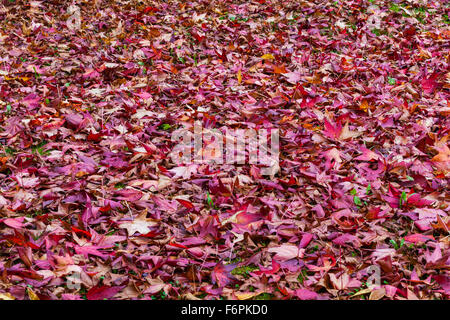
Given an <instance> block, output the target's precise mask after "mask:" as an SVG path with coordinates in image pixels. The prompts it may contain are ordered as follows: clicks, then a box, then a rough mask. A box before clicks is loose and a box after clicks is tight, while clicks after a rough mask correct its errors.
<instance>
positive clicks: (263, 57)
mask: <svg viewBox="0 0 450 320" xmlns="http://www.w3.org/2000/svg"><path fill="white" fill-rule="evenodd" d="M261 59H263V60H273V59H275V57H274V56H273V55H272V54H270V53H266V54H265V55H263V56H262V57H261Z"/></svg>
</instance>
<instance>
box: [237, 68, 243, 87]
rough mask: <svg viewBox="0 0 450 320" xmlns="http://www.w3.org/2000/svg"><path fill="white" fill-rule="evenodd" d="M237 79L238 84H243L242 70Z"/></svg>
mask: <svg viewBox="0 0 450 320" xmlns="http://www.w3.org/2000/svg"><path fill="white" fill-rule="evenodd" d="M237 79H238V83H239V84H241V82H242V73H241V69H239V71H238V74H237Z"/></svg>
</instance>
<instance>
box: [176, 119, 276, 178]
mask: <svg viewBox="0 0 450 320" xmlns="http://www.w3.org/2000/svg"><path fill="white" fill-rule="evenodd" d="M171 140H172V142H177V145H176V146H175V147H174V149H173V150H172V152H171V153H170V157H171V159H172V161H173V162H174V163H175V164H177V165H180V164H192V163H196V164H224V163H225V164H237V165H239V164H245V163H249V164H254V165H259V166H261V175H271V176H273V175H275V174H276V173H277V172H278V170H279V153H280V146H279V144H280V138H279V130H278V129H276V128H264V129H258V130H256V129H251V128H250V129H230V128H225V129H223V130H222V131H220V130H218V129H210V128H203V127H202V124H201V122H199V121H196V122H195V123H194V126H193V130H192V128H191V129H188V128H182V129H178V130H176V131H174V132H173V133H172V137H171Z"/></svg>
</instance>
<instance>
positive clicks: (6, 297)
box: [0, 293, 16, 300]
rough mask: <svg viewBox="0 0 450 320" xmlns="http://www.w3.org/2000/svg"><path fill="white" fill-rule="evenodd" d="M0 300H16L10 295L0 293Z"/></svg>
mask: <svg viewBox="0 0 450 320" xmlns="http://www.w3.org/2000/svg"><path fill="white" fill-rule="evenodd" d="M0 300H16V298H14V296H13V295H11V294H10V293H0Z"/></svg>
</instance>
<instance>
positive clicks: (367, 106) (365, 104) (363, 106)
mask: <svg viewBox="0 0 450 320" xmlns="http://www.w3.org/2000/svg"><path fill="white" fill-rule="evenodd" d="M369 108H370V106H369V104H368V103H367V101H366V100H363V102H362V103H361V104H360V105H359V109H361V110H363V111H364V112H367V110H368V109H369Z"/></svg>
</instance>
